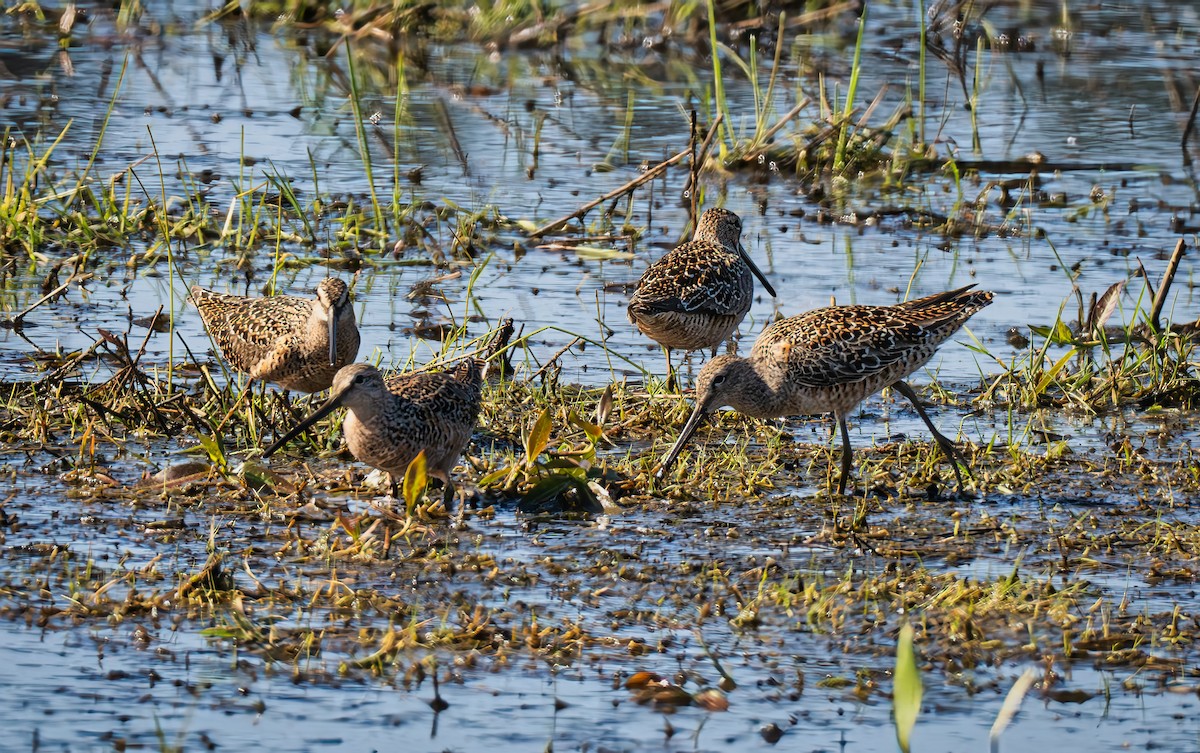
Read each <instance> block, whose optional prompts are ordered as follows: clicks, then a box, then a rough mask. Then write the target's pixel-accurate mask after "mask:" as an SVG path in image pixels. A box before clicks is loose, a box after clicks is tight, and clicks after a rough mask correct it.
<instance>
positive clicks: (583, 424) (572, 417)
mask: <svg viewBox="0 0 1200 753" xmlns="http://www.w3.org/2000/svg"><path fill="white" fill-rule="evenodd" d="M567 421H568V422H570V423H571V424H574V425H575V426H577V427H578V428H580V429H583V433H584V434H586V435H587V438H588V440H589V441H591V442H592V443H593V444H594V443H596V442H599V441H600V437H602V436H604V430H603V429H601V428H600V427H599V426H597V425H596V424H594V423H592V422H591V421H588V420H586V419H584V418H583V417H582V416H580V415H579V414H578V413H576V412H575V411H570V412H569V413H567Z"/></svg>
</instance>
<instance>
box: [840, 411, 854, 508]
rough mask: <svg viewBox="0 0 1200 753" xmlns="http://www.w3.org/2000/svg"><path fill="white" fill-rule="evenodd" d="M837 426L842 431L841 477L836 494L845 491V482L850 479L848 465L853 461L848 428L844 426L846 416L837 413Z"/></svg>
mask: <svg viewBox="0 0 1200 753" xmlns="http://www.w3.org/2000/svg"><path fill="white" fill-rule="evenodd" d="M837 422H838V428H839V429H841V431H842V477H841V478H840V479H838V495H839V496H841V495H844V494H845V493H846V482H847V481H848V480H849V479H850V465H851V463H852V462H853V459H854V455H853V452H854V451H853V450H851V449H850V428H849V427H848V426H846V417H845V416H843V415H841V414H838V416H837Z"/></svg>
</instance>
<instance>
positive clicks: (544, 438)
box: [525, 405, 550, 466]
mask: <svg viewBox="0 0 1200 753" xmlns="http://www.w3.org/2000/svg"><path fill="white" fill-rule="evenodd" d="M549 442H550V406H548V405H547V406H546V407H545V408H543V409H542V413H541V415H539V416H538V417H537V420H536V421H534V422H533V430H532V431H530V432H529V434H528V435H526V437H525V464H526V465H528V466H533V465H534V464H535V463H537V459H538V455H541V454H542V451H543V450H545V449H546V445H547V444H548V443H549Z"/></svg>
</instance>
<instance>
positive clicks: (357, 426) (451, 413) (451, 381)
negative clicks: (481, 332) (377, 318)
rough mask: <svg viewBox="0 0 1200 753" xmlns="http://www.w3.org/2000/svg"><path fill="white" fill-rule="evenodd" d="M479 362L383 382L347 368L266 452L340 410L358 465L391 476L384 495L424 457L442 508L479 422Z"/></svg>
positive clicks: (361, 366) (374, 372) (373, 372)
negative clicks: (439, 488)
mask: <svg viewBox="0 0 1200 753" xmlns="http://www.w3.org/2000/svg"><path fill="white" fill-rule="evenodd" d="M481 369H482V362H480V361H477V360H475V359H467V360H465V361H463V362H462V363H460V364H459V366H458V368H457V369H455V372H454V373H453V374H450V373H447V372H432V371H418V372H410V373H406V374H393V375H391V376H388V377H386V378H385V377H384V376H383V374H382V373H380V371H379V370H378V369H376V368H375V367H374V366H371V365H370V364H365V363H355V364H351V365H349V366H346V367H344V368H342V369H341V370H340V371H339V372H338V373H337V376H336V377H334V380H333V389H332V391H331V393H330V396H329V399H328V400H327V401H326V402H325V404H324V405H322V406H321V407H320V408H318V409H317V410H316V411H314V412H313V413H312V415H310V416H308V417H307V418H305V419H304V420H303V421H301V422H300V423H299V424H298V425H297V426H296V427H295V428H294V429H292V430H291V431H289V432H288V433H287V434H286V435H285V436H283V437H282V438H280V439H279V440H278V441H276V442H275V443H274V444H273V445H271V446H270V447H268V448H267V449H266V451H265V452H264V453H263V454H264V455H265V456H269V455H271V454H273V453H274V452H275V451H276V450H278V449H279V448H280V447H282V446H283V445H284V444H285V443H286V442H288V441H289V440H291V439H292V437H295V436H296V435H297V434H299V433H300V432H302V431H304V430H305V429H306V428H308V427H309V426H311V425H312V424H313V423H314V422H316V421H318V420H319V419H321V418H322V417H324V416H325V415H326V414H328V413H329V412H330V411H332V410H333V409H335V408H337V407H339V406H345V407H346V408H347V409H348V413H347V414H346V420H345V421H344V422H343V423H342V432H343V433H344V434H345V436H346V444H347V445H349V447H350V452H351V453H353V454H354V457H356V458H358V459H359V460H360V461H362V462H364V463H366V464H367V465H370V466H372V467H374V468H378V469H379V470H381V471H385V472H386V473H388V474H390V475H391V478H392V495H393V496H395V495H396V484H397V480H398V479H400V478H403V476H404V473H405V471H406V470H407V469H408V465H409V463H411V462H412V460H413V458H415V457H416V456H417V455H418V454H419V453H420V452H421V451H422V450H424V451H425V463H426V473H427V474H428V475H429V476H430V477H431V478H436V479H440V480H441V481H442V482H443V483H444V484H445V489H446V491H445V500H446V506H447V508H449V507H450V506H451V505H452V502H453V496H454V485H453V483H452V482H451V479H450V472H451V471H452V470H453V468H454V466H455V464H456V463H457V462H458V458H459V456H460V455H462V451H463V449H465V448H466V446H467V443H468V442H470V440H471V433H472V432H473V431H474V430H475V424H476V421H477V420H478V418H479V405H480V395H481V391H482V385H483V378H482V373H481Z"/></svg>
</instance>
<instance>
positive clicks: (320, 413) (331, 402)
mask: <svg viewBox="0 0 1200 753" xmlns="http://www.w3.org/2000/svg"><path fill="white" fill-rule="evenodd" d="M342 394H343V393H341V392H339V393H337V394H335V395H330V396H329V399H328V400H326V401H325V403H324V404H323V405H322V406H321V407H320V408H317V409H316V410H315V411H313V412H312V413H310V414H308V417H307V418H305V419H304V420H303V421H301V422H300V423H298V424H296V425H295V426H294V427H292V430H291V431H289V432H288V433H287V434H284V435H283V436H282V437H280V438H279V439H276V440H275V442H274V444H272V445H271V446H270V447H268V448H267V449H265V450H263V457H264V458H269V457H271V455H274V454H275V453H276V452H277V451H278V450H279V448H280V447H283V446H284V445H285V444H287V443H288V442H290V441H292V440H293V439H295V438H296V437H297V436H298V435H299V434H300V432H302V431H304V430H305V429H307V428H308V427H310V426H312V425H313V424H315V423H316V422H317V421H320V420H321V419H322V418H325V416H328V415H329V413H330V412H331V411H332V410H333V409H334V408H336V407H338V406H339V405H341V404H342Z"/></svg>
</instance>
